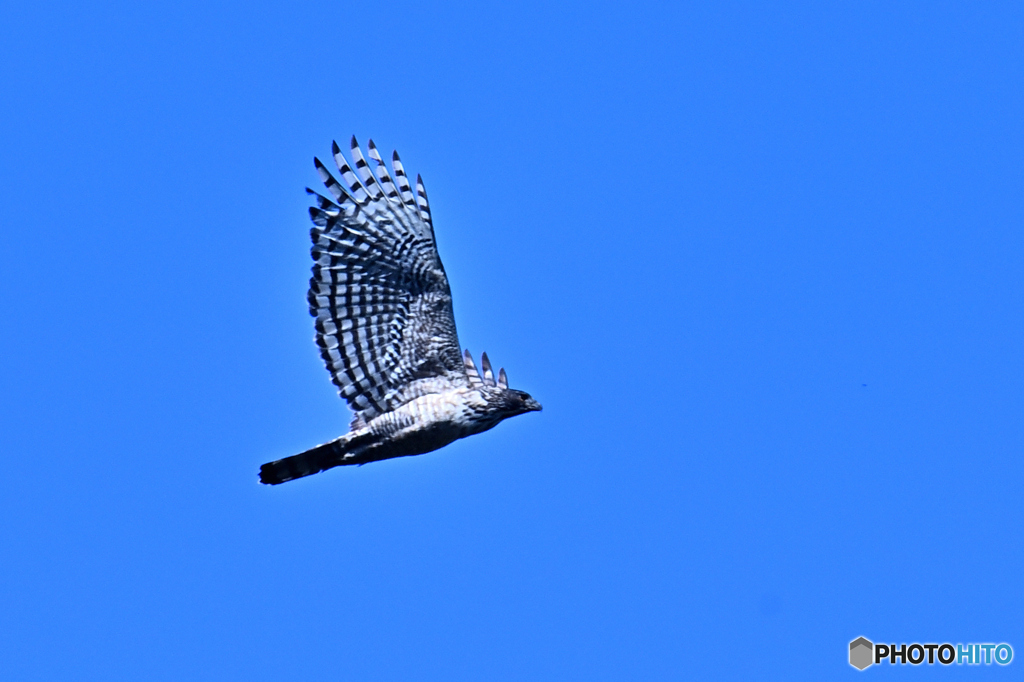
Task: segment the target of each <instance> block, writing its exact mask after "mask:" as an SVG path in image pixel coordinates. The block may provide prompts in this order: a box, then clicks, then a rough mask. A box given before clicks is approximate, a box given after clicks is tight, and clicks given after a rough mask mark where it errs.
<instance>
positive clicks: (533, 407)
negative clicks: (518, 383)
mask: <svg viewBox="0 0 1024 682" xmlns="http://www.w3.org/2000/svg"><path fill="white" fill-rule="evenodd" d="M524 404H525V405H526V410H527V411H528V412H540V411H541V410H543V409H544V408H543V407H541V406H540V403H538V402H537V401H536V400H534V399H533V398H530V399H529V400H527V401H526V402H525V403H524Z"/></svg>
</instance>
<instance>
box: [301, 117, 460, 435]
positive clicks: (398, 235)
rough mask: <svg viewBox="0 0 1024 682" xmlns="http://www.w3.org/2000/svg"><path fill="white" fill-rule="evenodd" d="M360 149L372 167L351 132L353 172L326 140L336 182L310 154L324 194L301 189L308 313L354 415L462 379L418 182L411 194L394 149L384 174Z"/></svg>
mask: <svg viewBox="0 0 1024 682" xmlns="http://www.w3.org/2000/svg"><path fill="white" fill-rule="evenodd" d="M368 149H369V155H370V159H371V160H372V161H373V162H374V164H375V165H376V174H374V172H373V170H371V169H370V166H369V164H368V163H367V161H366V159H365V158H364V157H363V154H362V151H361V150H360V149H359V146H358V144H357V143H356V139H355V137H353V138H352V147H351V156H352V165H354V166H355V170H354V171H353V168H352V166H351V165H349V163H348V161H347V160H346V159H345V157H344V156H343V155H342V153H341V150H340V149H339V148H338V145H337V143H335V144H334V145H333V152H334V160H335V162H336V164H337V166H338V170H339V172H340V174H341V182H339V181H338V180H336V179H335V178H334V176H333V175H332V174H331V172H330V171H329V170H327V168H326V167H325V166H324V164H323V163H321V162H320V160H319V159H314V163H315V165H316V168H317V171H318V172H319V173H320V177H321V178H322V179H323V182H324V185H325V186H326V187H327V189H328V190H329V191H330V193H331V196H332V197H333V200H332V199H329V198H327V197H325V196H323V195H321V194H318V193H317V192H314V191H313V190H310V189H307V190H306V191H307V192H309V193H310V194H311V195H312V196H313V197H314V199H315V201H316V206H313V207H311V208H310V209H309V214H310V217H311V218H312V220H313V225H314V227H313V229H312V231H311V236H312V239H313V248H312V255H313V261H314V265H313V277H312V278H311V279H310V281H309V297H308V298H309V311H310V314H312V315H313V316H314V317H315V318H316V323H315V325H316V341H317V345H319V347H320V354H321V356H322V357H323V359H324V362H325V363H326V365H327V370H328V371H329V372H330V374H331V377H332V380H333V382H334V384H335V385H336V386H337V387H338V391H339V393H340V394H341V397H342V398H344V399H345V400H346V401H347V402H348V404H349V406H350V407H351V408H352V410H353V411H354V412H356V421H357V422H358V421H360V420H363V421H366V420H369V419H372V418H373V417H375V416H377V415H379V414H383V413H384V412H388V411H390V410H392V409H394V408H395V407H397V406H399V405H401V404H403V403H405V402H407V401H409V400H412V399H413V398H416V397H418V396H421V395H426V394H430V393H439V392H442V391H445V390H450V389H451V388H453V387H454V386H456V385H465V384H467V383H468V379H467V378H466V373H465V369H464V366H463V360H462V356H461V354H460V352H459V340H458V335H457V334H456V331H455V318H454V316H453V314H452V301H451V289H450V288H449V286H448V278H447V277H446V275H445V272H444V267H443V266H442V265H441V259H440V257H439V256H438V254H437V246H436V244H435V243H434V230H433V226H432V224H431V218H430V209H429V206H428V204H427V195H426V190H424V188H423V182H422V180H420V178H417V181H416V190H415V193H414V192H413V190H412V188H411V187H410V183H409V180H408V178H407V177H406V174H405V169H404V168H403V167H402V164H401V161H400V160H399V158H398V154H397V153H395V154H394V156H393V160H392V167H393V169H394V171H393V177H392V173H389V172H388V168H387V165H386V164H385V163H384V161H383V160H382V159H381V157H380V154H379V153H378V152H377V148H376V147H375V146H374V144H373V142H372V141H370V143H369V145H368ZM342 183H344V184H342Z"/></svg>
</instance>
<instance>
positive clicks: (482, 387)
mask: <svg viewBox="0 0 1024 682" xmlns="http://www.w3.org/2000/svg"><path fill="white" fill-rule="evenodd" d="M462 360H463V362H464V364H465V365H466V376H467V377H468V378H469V383H470V385H472V386H473V387H474V388H476V389H477V390H479V391H480V392H481V393H483V394H484V395H485V396H486V397H487V400H488V402H491V403H494V404H495V405H496V406H497V407H498V409H499V410H501V412H502V413H504V415H505V416H504V417H503V418H507V417H514V416H516V415H517V414H526V413H527V412H540V411H541V410H542V409H543V408H542V407H541V405H540V403H538V402H537V401H536V400H534V399H533V397H532V396H531V395H530V394H529V393H526V392H524V391H517V390H516V389H514V388H509V387H508V375H507V374H505V368H504V367H503V368H502V369H501V370H500V371H499V372H498V376H497V378H495V376H494V371H493V370H492V369H491V361H490V360H489V359H487V353H484V354H483V355H481V356H480V367H481V368H482V369H483V373H480V372H478V371H477V369H476V365H475V364H474V363H473V356H472V355H470V353H469V351H468V350H467V351H465V353H463V355H462Z"/></svg>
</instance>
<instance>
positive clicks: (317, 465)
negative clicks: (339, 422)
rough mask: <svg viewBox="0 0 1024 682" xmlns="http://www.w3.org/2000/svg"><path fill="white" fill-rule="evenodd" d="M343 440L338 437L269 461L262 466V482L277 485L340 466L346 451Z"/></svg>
mask: <svg viewBox="0 0 1024 682" xmlns="http://www.w3.org/2000/svg"><path fill="white" fill-rule="evenodd" d="M341 440H342V438H338V439H336V440H332V441H331V442H330V443H324V444H323V445H317V446H316V447H315V448H311V449H309V450H306V451H305V452H303V453H300V454H298V455H292V456H291V457H285V458H284V459H279V460H277V461H276V462H267V463H266V464H264V465H263V466H261V467H260V483H267V484H270V485H277V484H278V483H284V482H285V481H291V480H293V479H296V478H302V477H303V476H309V475H311V474H318V473H320V472H321V471H326V470H327V469H330V468H332V467H336V466H338V465H339V464H341V459H342V456H343V455H344V453H345V447H344V445H342V443H341Z"/></svg>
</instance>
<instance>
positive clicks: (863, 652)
mask: <svg viewBox="0 0 1024 682" xmlns="http://www.w3.org/2000/svg"><path fill="white" fill-rule="evenodd" d="M874 653H875V645H874V644H872V643H871V642H869V641H868V640H866V639H865V638H863V637H858V638H857V639H855V640H853V641H852V642H850V665H852V666H853V667H854V668H856V669H857V670H863V669H864V668H866V667H868V666H869V665H871V664H872V663H874V662H875V661H874V658H875V657H874Z"/></svg>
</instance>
